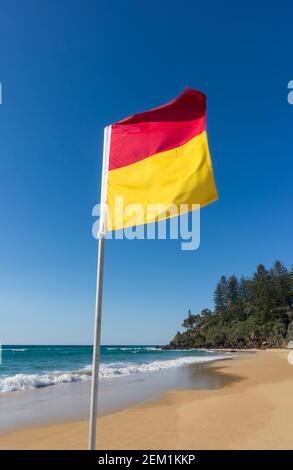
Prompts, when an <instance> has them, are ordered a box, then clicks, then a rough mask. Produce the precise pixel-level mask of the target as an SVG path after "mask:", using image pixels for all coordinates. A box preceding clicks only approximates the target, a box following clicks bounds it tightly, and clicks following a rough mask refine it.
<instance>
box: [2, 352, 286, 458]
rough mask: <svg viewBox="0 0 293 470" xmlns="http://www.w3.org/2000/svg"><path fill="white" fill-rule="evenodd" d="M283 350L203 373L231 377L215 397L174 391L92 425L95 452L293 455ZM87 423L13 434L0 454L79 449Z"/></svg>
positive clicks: (228, 362)
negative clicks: (276, 451) (266, 452)
mask: <svg viewBox="0 0 293 470" xmlns="http://www.w3.org/2000/svg"><path fill="white" fill-rule="evenodd" d="M287 356H288V351H286V350H270V351H259V352H256V353H253V354H250V355H243V356H242V355H241V354H240V355H239V356H238V357H237V358H235V359H233V360H225V361H221V362H216V363H213V364H211V365H210V366H208V367H211V368H213V369H216V370H217V373H220V374H225V375H226V376H227V377H228V376H230V378H231V379H233V380H230V381H227V384H226V385H224V386H223V387H222V388H220V389H216V390H175V391H169V392H167V393H165V394H164V395H163V396H162V398H161V399H160V400H158V401H155V402H152V403H148V404H143V405H135V406H132V407H130V408H126V409H124V410H122V411H119V412H116V413H112V414H108V415H106V416H103V417H102V418H101V419H100V420H99V425H98V437H97V448H100V449H195V450H196V449H199V450H200V449H293V393H292V392H293V367H292V366H290V365H289V364H288V361H287ZM87 434H88V422H87V421H86V420H83V421H75V422H66V423H63V424H56V425H50V426H44V427H32V428H30V429H25V430H20V431H16V432H12V433H9V434H6V435H2V436H1V437H0V449H85V448H86V447H87Z"/></svg>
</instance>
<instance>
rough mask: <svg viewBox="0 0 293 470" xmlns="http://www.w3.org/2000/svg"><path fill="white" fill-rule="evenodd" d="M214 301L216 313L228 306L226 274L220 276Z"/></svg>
mask: <svg viewBox="0 0 293 470" xmlns="http://www.w3.org/2000/svg"><path fill="white" fill-rule="evenodd" d="M214 303H215V310H216V312H217V313H221V312H222V311H223V310H224V309H225V308H226V307H227V306H228V281H227V278H226V276H222V277H221V279H220V280H219V282H218V284H217V286H216V289H215V292H214Z"/></svg>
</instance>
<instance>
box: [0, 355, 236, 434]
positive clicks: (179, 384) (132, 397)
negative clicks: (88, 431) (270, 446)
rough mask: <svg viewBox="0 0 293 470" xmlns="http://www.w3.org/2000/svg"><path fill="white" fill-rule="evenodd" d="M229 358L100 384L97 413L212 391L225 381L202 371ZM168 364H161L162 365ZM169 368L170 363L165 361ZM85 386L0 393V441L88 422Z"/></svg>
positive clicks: (193, 360) (193, 362) (196, 360)
mask: <svg viewBox="0 0 293 470" xmlns="http://www.w3.org/2000/svg"><path fill="white" fill-rule="evenodd" d="M232 357H234V356H233V355H226V354H219V355H217V356H216V354H213V355H212V357H209V358H204V357H202V356H201V357H199V356H196V357H194V356H192V357H190V358H189V359H190V360H191V362H190V361H189V360H188V357H186V356H183V357H182V358H177V359H175V361H178V360H179V361H182V360H183V364H184V366H182V364H181V363H180V365H179V366H178V365H177V366H176V367H174V366H173V367H167V368H165V367H163V368H162V369H158V370H151V371H148V372H140V373H133V374H130V375H126V376H116V377H115V378H114V377H112V378H111V379H101V381H100V394H99V405H98V414H99V416H104V415H107V414H110V413H113V412H117V411H121V410H123V409H126V408H129V407H131V406H134V405H139V404H143V403H150V402H153V401H155V400H159V399H160V398H161V397H162V396H163V394H164V393H165V392H168V391H170V390H178V389H212V388H219V387H220V386H222V385H224V383H225V382H226V378H225V377H223V376H222V375H220V374H217V372H216V371H214V370H213V369H210V368H208V367H205V366H206V365H207V364H211V363H213V362H219V361H222V360H227V359H228V358H229V359H231V358H232ZM169 362H170V360H165V361H163V362H162V365H164V364H165V363H166V364H168V363H169ZM171 362H172V364H173V360H172V361H171ZM90 389H91V381H90V380H86V381H81V382H76V383H61V384H57V385H55V384H54V385H51V386H46V387H41V388H38V389H30V390H17V391H14V392H6V393H3V394H0V408H1V426H0V436H1V435H4V434H7V433H8V432H14V431H18V430H20V429H26V428H31V427H36V426H37V427H43V426H49V425H52V424H62V423H65V422H74V421H80V420H83V419H87V418H88V413H89V407H90Z"/></svg>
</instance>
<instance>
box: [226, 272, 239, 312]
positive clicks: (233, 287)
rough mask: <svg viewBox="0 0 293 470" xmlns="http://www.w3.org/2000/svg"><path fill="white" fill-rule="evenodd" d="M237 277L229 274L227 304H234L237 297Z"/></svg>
mask: <svg viewBox="0 0 293 470" xmlns="http://www.w3.org/2000/svg"><path fill="white" fill-rule="evenodd" d="M238 287H239V286H238V279H237V277H236V276H234V275H233V276H230V277H229V279H228V304H229V305H234V304H235V303H236V302H237V300H238V298H239V291H238Z"/></svg>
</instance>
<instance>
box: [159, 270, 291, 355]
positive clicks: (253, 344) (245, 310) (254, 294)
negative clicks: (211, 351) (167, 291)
mask: <svg viewBox="0 0 293 470" xmlns="http://www.w3.org/2000/svg"><path fill="white" fill-rule="evenodd" d="M182 326H183V328H184V329H185V331H184V332H183V333H180V332H179V331H178V332H177V334H176V335H175V337H174V339H173V340H172V341H171V342H170V344H169V345H168V346H167V347H166V348H171V349H172V348H174V349H181V348H182V349H183V348H235V349H236V348H238V349H242V348H243V349H246V348H280V347H284V346H286V345H287V343H288V341H290V340H293V271H292V270H291V271H288V269H287V268H286V267H285V266H284V265H283V264H282V263H281V262H280V261H276V262H275V263H274V265H273V266H272V268H271V269H269V270H267V269H266V268H265V266H264V265H263V264H259V265H258V266H257V268H256V271H255V273H254V274H253V275H252V277H250V278H248V277H243V276H242V277H241V278H240V279H238V278H237V277H236V276H235V275H232V276H230V277H228V278H227V277H226V276H222V277H221V279H220V280H219V282H218V284H217V286H216V289H215V292H214V311H211V310H209V309H204V310H202V311H201V313H199V314H193V313H191V311H189V312H188V316H187V318H186V319H185V320H184V321H183V324H182Z"/></svg>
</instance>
